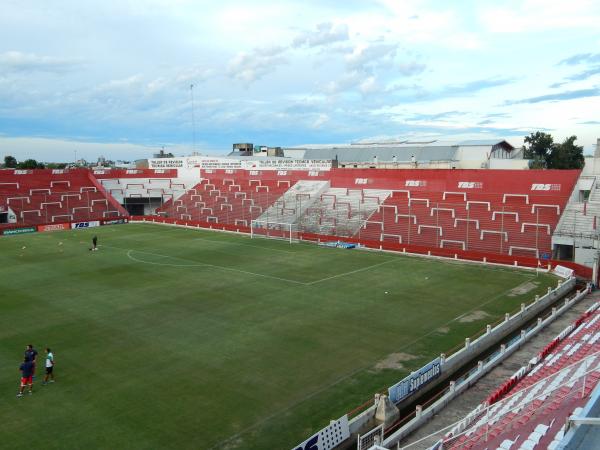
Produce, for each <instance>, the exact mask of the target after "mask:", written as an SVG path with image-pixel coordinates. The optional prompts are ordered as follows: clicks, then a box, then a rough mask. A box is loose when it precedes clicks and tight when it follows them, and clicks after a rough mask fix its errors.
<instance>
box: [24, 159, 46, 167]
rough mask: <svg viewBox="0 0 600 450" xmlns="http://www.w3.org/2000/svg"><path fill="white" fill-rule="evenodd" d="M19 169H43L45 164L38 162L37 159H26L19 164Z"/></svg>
mask: <svg viewBox="0 0 600 450" xmlns="http://www.w3.org/2000/svg"><path fill="white" fill-rule="evenodd" d="M17 167H18V168H19V169H43V168H44V164H43V163H39V162H37V161H36V160H35V159H26V160H25V161H22V162H20V163H19V164H17Z"/></svg>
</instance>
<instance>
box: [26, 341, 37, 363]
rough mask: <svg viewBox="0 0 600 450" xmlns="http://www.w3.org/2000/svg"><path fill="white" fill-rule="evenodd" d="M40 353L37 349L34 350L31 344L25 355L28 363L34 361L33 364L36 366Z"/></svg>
mask: <svg viewBox="0 0 600 450" xmlns="http://www.w3.org/2000/svg"><path fill="white" fill-rule="evenodd" d="M37 355H38V352H37V350H36V349H35V348H33V345H32V344H29V345H28V346H27V347H26V348H25V354H24V357H25V359H26V360H28V361H32V362H33V364H35V359H36V358H37Z"/></svg>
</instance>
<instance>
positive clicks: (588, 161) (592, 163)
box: [581, 156, 600, 175]
mask: <svg viewBox="0 0 600 450" xmlns="http://www.w3.org/2000/svg"><path fill="white" fill-rule="evenodd" d="M581 175H600V158H594V157H593V156H586V157H585V167H584V168H583V172H582V173H581Z"/></svg>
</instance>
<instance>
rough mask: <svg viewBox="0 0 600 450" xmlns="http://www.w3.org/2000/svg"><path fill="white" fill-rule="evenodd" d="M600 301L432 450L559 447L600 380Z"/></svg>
mask: <svg viewBox="0 0 600 450" xmlns="http://www.w3.org/2000/svg"><path fill="white" fill-rule="evenodd" d="M599 306H600V303H598V302H596V303H594V304H593V305H592V306H591V307H590V308H589V309H588V310H587V311H586V312H585V313H584V314H583V315H582V316H581V317H580V318H579V319H577V320H576V321H575V322H574V323H573V324H572V325H570V326H569V327H567V328H566V329H565V330H563V331H562V332H561V333H560V334H559V335H558V336H556V338H555V339H553V340H552V341H551V342H549V343H548V345H547V346H546V347H545V348H544V349H543V350H542V351H540V352H539V354H538V355H536V356H535V357H534V358H532V359H531V360H530V362H529V364H528V365H527V366H526V367H522V368H521V369H519V370H518V371H517V372H516V373H515V374H514V375H513V376H512V377H511V378H509V379H508V380H506V381H505V382H504V383H503V384H502V385H500V386H499V387H498V388H497V389H496V390H495V391H494V392H492V393H491V394H490V396H489V397H488V399H487V400H486V402H484V403H483V404H481V405H479V406H478V407H477V408H476V409H475V410H474V411H472V412H471V413H470V414H469V415H467V417H465V418H464V419H463V420H462V421H461V422H459V423H457V424H456V426H455V427H454V428H453V429H452V431H450V432H449V433H447V434H446V436H445V437H444V438H443V439H442V440H441V441H440V442H439V443H438V444H436V446H434V447H432V448H444V449H467V448H468V449H485V448H500V449H507V450H508V449H529V450H531V449H534V448H540V449H541V448H548V449H555V448H557V447H558V445H559V443H560V441H561V440H562V438H563V436H564V434H565V431H566V427H565V424H566V422H567V419H568V418H569V417H570V416H571V415H577V414H578V413H579V412H580V411H581V410H582V408H583V406H584V405H585V404H586V402H587V400H588V399H589V397H590V394H591V392H592V391H593V389H594V388H595V387H596V385H597V382H598V379H600V311H599V310H598V308H599Z"/></svg>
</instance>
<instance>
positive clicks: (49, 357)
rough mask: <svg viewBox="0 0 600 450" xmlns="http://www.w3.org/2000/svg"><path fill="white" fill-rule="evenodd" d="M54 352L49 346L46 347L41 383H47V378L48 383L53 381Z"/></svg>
mask: <svg viewBox="0 0 600 450" xmlns="http://www.w3.org/2000/svg"><path fill="white" fill-rule="evenodd" d="M53 370H54V354H53V353H52V350H50V348H46V376H45V377H44V382H43V383H42V384H47V383H48V380H50V383H54V373H53Z"/></svg>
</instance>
